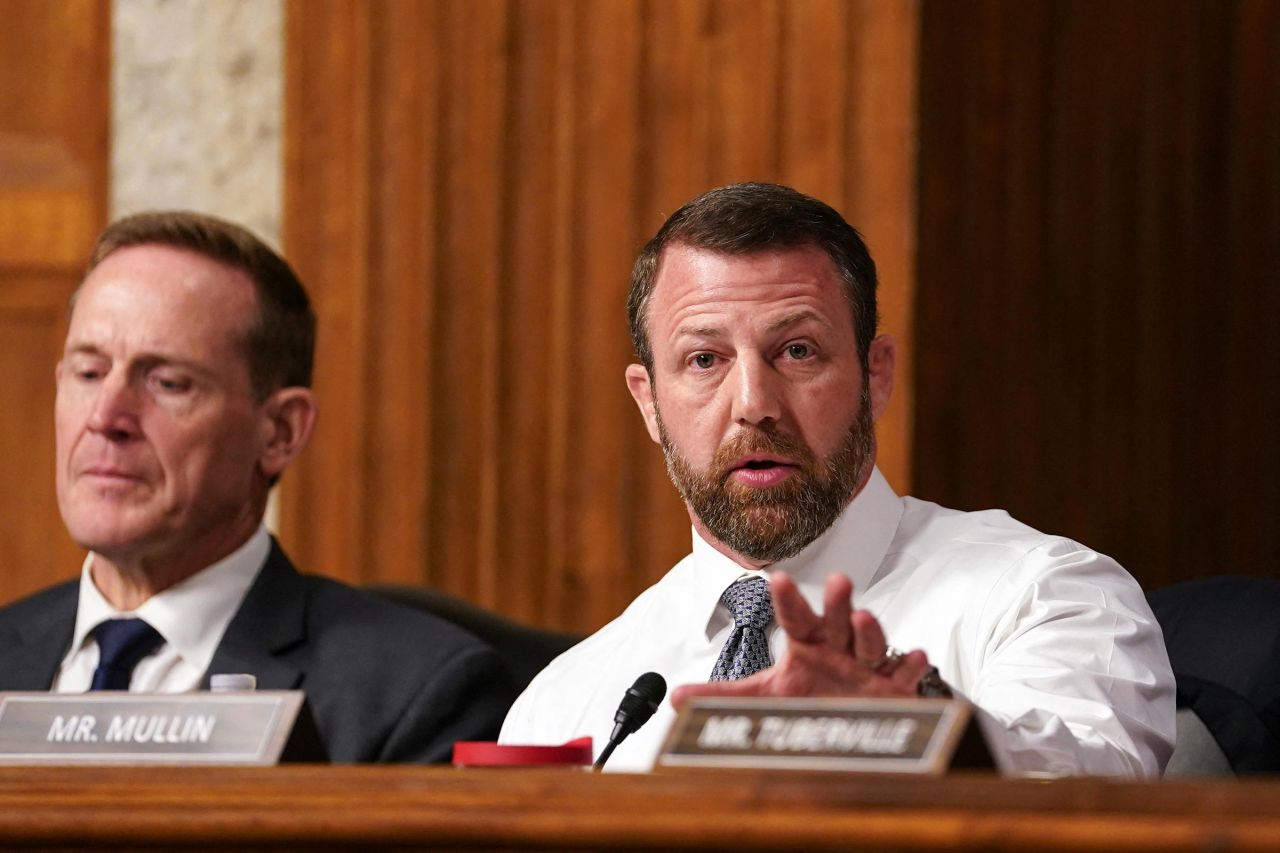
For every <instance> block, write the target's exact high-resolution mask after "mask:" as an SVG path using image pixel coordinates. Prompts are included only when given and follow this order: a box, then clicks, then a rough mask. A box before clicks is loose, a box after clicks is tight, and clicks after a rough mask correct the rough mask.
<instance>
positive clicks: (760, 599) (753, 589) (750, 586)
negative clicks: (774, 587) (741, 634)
mask: <svg viewBox="0 0 1280 853" xmlns="http://www.w3.org/2000/svg"><path fill="white" fill-rule="evenodd" d="M720 601H721V602H722V603H723V604H724V606H725V607H727V608H729V613H731V614H732V615H733V624H734V625H735V626H736V627H739V628H758V629H760V630H763V629H764V628H765V626H767V625H768V624H769V623H770V622H772V621H773V601H772V600H771V599H770V598H769V582H768V581H767V580H765V579H764V578H762V577H758V576H757V577H749V578H742V579H740V580H737V581H734V582H733V583H732V584H730V585H729V588H728V589H726V590H725V591H724V592H723V593H722V594H721V595H720Z"/></svg>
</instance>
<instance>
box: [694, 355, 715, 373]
mask: <svg viewBox="0 0 1280 853" xmlns="http://www.w3.org/2000/svg"><path fill="white" fill-rule="evenodd" d="M689 366H690V367H692V368H693V369H695V370H710V369H711V368H713V367H715V366H716V357H715V354H714V353H709V352H695V353H694V354H693V355H691V356H690V357H689Z"/></svg>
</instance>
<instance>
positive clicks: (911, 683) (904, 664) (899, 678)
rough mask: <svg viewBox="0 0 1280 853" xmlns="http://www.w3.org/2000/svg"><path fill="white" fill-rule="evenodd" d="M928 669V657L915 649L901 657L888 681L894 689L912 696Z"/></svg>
mask: <svg viewBox="0 0 1280 853" xmlns="http://www.w3.org/2000/svg"><path fill="white" fill-rule="evenodd" d="M929 669H930V664H929V656H928V655H926V654H925V653H924V652H922V651H920V650H919V649H916V650H915V651H913V652H908V653H907V654H905V655H903V656H902V660H901V661H900V662H899V663H898V668H897V669H895V670H894V671H893V674H892V675H891V676H890V677H889V680H890V681H892V682H893V684H894V686H895V687H896V688H898V689H900V690H901V691H903V692H905V693H906V694H907V695H914V694H915V693H916V690H917V685H918V684H919V683H920V679H922V678H924V675H925V673H926V672H928V671H929Z"/></svg>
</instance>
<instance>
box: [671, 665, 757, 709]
mask: <svg viewBox="0 0 1280 853" xmlns="http://www.w3.org/2000/svg"><path fill="white" fill-rule="evenodd" d="M764 674H765V673H763V672H758V673H756V674H755V675H753V676H751V677H750V678H742V679H739V680H737V681H708V682H707V683H706V684H681V685H680V686H679V687H677V688H676V689H675V690H673V691H672V692H671V705H672V706H673V707H674V708H675V709H676V710H677V711H679V710H680V709H681V708H682V707H684V703H685V702H687V701H689V700H690V699H697V698H701V697H718V696H764V695H765V694H766V688H767V683H766V681H765V679H763V678H761V676H763V675H764Z"/></svg>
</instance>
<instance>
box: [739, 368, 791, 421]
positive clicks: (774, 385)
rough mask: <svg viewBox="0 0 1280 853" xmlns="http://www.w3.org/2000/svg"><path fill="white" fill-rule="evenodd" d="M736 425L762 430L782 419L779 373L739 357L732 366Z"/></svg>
mask: <svg viewBox="0 0 1280 853" xmlns="http://www.w3.org/2000/svg"><path fill="white" fill-rule="evenodd" d="M733 379H734V386H733V389H732V393H733V419H734V422H735V423H738V424H742V425H746V424H750V425H752V426H765V425H767V424H769V423H773V422H776V421H777V420H778V419H779V418H780V417H781V416H782V394H781V390H782V389H781V388H780V386H779V380H780V377H779V376H778V372H777V371H776V370H774V369H773V366H772V365H771V364H769V363H768V362H767V361H766V360H764V359H761V358H756V357H752V356H740V357H739V358H738V359H737V360H736V361H735V363H734V366H733Z"/></svg>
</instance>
